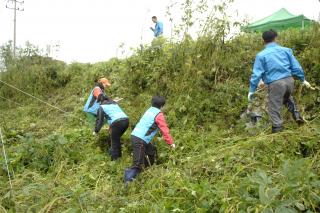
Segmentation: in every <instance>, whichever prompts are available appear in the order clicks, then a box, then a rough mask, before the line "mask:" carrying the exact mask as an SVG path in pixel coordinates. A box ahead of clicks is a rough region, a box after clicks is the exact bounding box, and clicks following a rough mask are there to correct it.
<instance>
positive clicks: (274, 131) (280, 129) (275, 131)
mask: <svg viewBox="0 0 320 213" xmlns="http://www.w3.org/2000/svg"><path fill="white" fill-rule="evenodd" d="M281 131H282V126H273V127H272V133H277V132H281Z"/></svg>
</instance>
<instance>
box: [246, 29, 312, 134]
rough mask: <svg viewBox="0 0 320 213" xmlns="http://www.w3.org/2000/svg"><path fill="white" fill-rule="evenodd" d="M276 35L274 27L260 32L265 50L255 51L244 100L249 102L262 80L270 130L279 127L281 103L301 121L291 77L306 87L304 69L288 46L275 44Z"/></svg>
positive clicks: (280, 124)
mask: <svg viewBox="0 0 320 213" xmlns="http://www.w3.org/2000/svg"><path fill="white" fill-rule="evenodd" d="M277 36H278V34H277V32H276V31H274V30H269V31H266V32H264V33H263V34H262V38H263V40H264V43H265V49H264V50H263V51H261V52H260V53H258V54H257V56H256V59H255V63H254V66H253V72H252V75H251V80H250V90H249V94H248V100H249V102H251V101H252V100H253V97H254V93H255V91H256V89H257V87H258V83H259V81H260V80H261V79H262V80H263V82H264V83H265V84H267V86H268V114H269V117H270V120H271V122H272V133H276V132H279V131H281V130H282V124H283V121H282V118H281V108H282V105H283V104H284V105H285V106H286V107H287V108H288V110H289V111H290V112H291V113H292V116H293V118H294V120H295V121H296V122H297V123H298V124H302V123H304V120H303V118H302V117H301V115H300V113H299V111H298V109H297V107H296V104H295V102H294V99H293V96H292V94H293V91H294V79H293V76H295V77H297V78H298V79H299V80H300V81H301V82H302V83H303V85H305V86H306V87H307V88H310V87H311V85H310V84H309V82H307V81H306V80H305V76H304V72H303V69H302V67H301V66H300V64H299V62H298V61H297V59H296V58H295V57H294V55H293V52H292V50H291V49H289V48H286V47H282V46H280V45H278V44H277V43H276V38H277Z"/></svg>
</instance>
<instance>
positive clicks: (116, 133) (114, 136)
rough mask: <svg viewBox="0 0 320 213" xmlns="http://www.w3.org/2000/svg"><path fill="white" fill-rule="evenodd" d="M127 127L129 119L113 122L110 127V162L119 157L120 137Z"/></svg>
mask: <svg viewBox="0 0 320 213" xmlns="http://www.w3.org/2000/svg"><path fill="white" fill-rule="evenodd" d="M128 126H129V119H124V120H119V121H115V122H114V123H113V124H111V126H110V131H111V160H116V159H118V158H119V157H121V141H120V138H121V136H122V135H123V134H124V133H125V131H126V130H127V129H128Z"/></svg>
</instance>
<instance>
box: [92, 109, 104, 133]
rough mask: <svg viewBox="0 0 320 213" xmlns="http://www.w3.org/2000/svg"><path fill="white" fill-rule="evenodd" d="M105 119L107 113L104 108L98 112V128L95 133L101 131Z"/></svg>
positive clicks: (96, 127)
mask: <svg viewBox="0 0 320 213" xmlns="http://www.w3.org/2000/svg"><path fill="white" fill-rule="evenodd" d="M104 117H105V113H104V111H103V109H102V107H100V108H99V109H98V112H97V119H96V126H95V128H94V132H96V133H98V132H99V131H100V130H101V128H102V126H103V124H104Z"/></svg>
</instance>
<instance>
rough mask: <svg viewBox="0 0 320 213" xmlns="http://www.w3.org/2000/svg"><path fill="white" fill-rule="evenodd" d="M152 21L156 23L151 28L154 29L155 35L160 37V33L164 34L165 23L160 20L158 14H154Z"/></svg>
mask: <svg viewBox="0 0 320 213" xmlns="http://www.w3.org/2000/svg"><path fill="white" fill-rule="evenodd" d="M151 19H152V22H153V23H155V24H156V25H155V26H154V28H153V27H150V29H151V30H152V31H153V33H154V34H153V35H154V37H159V36H160V35H162V34H163V24H162V22H160V21H158V18H157V16H152V18H151Z"/></svg>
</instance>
